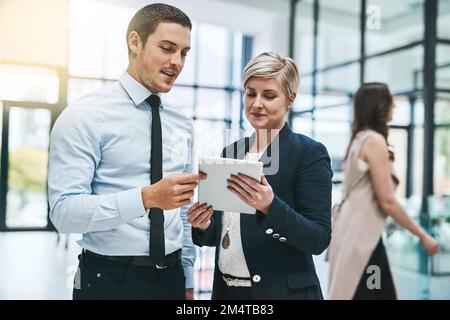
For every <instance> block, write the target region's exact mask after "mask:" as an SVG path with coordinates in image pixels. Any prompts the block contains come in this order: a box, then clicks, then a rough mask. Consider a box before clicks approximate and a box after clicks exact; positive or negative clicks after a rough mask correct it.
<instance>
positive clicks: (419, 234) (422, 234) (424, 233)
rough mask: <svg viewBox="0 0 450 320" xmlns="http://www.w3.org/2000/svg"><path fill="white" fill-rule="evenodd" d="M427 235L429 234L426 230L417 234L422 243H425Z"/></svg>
mask: <svg viewBox="0 0 450 320" xmlns="http://www.w3.org/2000/svg"><path fill="white" fill-rule="evenodd" d="M426 235H427V232H426V231H425V230H424V229H420V231H419V233H418V234H417V238H419V240H420V242H423V240H424V238H425V236H426Z"/></svg>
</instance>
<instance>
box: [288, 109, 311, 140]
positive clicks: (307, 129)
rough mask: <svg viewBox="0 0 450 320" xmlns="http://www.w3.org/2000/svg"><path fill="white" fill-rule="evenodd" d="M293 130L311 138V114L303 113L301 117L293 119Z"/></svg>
mask: <svg viewBox="0 0 450 320" xmlns="http://www.w3.org/2000/svg"><path fill="white" fill-rule="evenodd" d="M292 130H293V131H294V132H298V133H301V134H304V135H306V136H309V137H310V136H311V134H312V118H311V113H310V112H307V113H303V114H301V115H298V116H295V117H294V118H293V119H292Z"/></svg>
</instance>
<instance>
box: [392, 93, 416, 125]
mask: <svg viewBox="0 0 450 320" xmlns="http://www.w3.org/2000/svg"><path fill="white" fill-rule="evenodd" d="M394 103H395V106H396V107H395V108H394V113H393V117H392V122H390V123H389V124H391V125H408V124H409V122H410V114H411V105H410V103H409V100H408V97H404V96H401V97H399V96H397V97H394Z"/></svg>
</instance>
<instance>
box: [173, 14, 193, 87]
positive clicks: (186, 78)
mask: <svg viewBox="0 0 450 320" xmlns="http://www.w3.org/2000/svg"><path fill="white" fill-rule="evenodd" d="M198 26H199V24H198V23H196V22H194V21H192V30H191V50H189V52H188V54H187V56H186V59H185V62H184V67H183V70H182V71H181V73H180V75H179V76H178V78H177V80H176V81H175V84H188V85H193V84H195V79H196V77H197V73H196V72H197V70H196V69H195V68H196V65H197V61H195V59H196V57H197V51H198V48H197V45H198V36H199V35H198Z"/></svg>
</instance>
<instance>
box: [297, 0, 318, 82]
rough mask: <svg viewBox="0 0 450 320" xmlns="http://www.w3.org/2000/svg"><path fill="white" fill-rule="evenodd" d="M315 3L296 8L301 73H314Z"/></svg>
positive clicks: (307, 1) (299, 4)
mask: <svg viewBox="0 0 450 320" xmlns="http://www.w3.org/2000/svg"><path fill="white" fill-rule="evenodd" d="M313 2H314V1H313V0H306V1H300V2H298V4H297V7H296V13H295V16H296V20H295V61H296V62H297V63H298V65H299V68H300V70H301V72H303V71H305V72H312V71H313V40H314V19H313ZM309 90H311V88H309Z"/></svg>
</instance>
